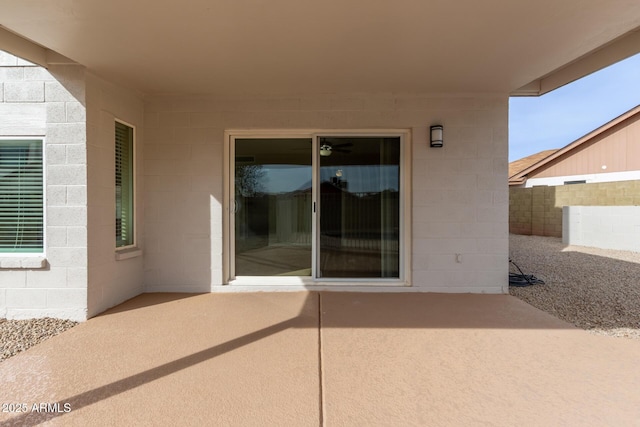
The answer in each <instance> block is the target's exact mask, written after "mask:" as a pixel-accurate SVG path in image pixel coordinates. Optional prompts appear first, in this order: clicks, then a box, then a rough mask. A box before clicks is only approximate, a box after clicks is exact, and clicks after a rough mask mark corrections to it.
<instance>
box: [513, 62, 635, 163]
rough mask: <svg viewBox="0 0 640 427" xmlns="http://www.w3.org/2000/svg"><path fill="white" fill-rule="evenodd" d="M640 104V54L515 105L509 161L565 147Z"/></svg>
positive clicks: (515, 101) (525, 98)
mask: <svg viewBox="0 0 640 427" xmlns="http://www.w3.org/2000/svg"><path fill="white" fill-rule="evenodd" d="M638 104H640V54H638V55H635V56H632V57H631V58H628V59H625V60H624V61H621V62H618V63H617V64H614V65H612V66H610V67H607V68H605V69H603V70H600V71H598V72H596V73H593V74H591V75H589V76H587V77H584V78H582V79H580V80H577V81H575V82H573V83H571V84H568V85H566V86H563V87H561V88H559V89H556V90H554V91H552V92H549V93H547V94H545V95H542V96H540V97H517V98H511V99H510V101H509V161H513V160H518V159H520V158H522V157H525V156H528V155H530V154H534V153H537V152H539V151H542V150H548V149H551V148H561V147H564V146H565V145H567V144H569V143H571V142H573V141H575V140H576V139H578V138H580V137H581V136H583V135H585V134H587V133H589V132H591V131H592V130H594V129H597V128H599V127H600V126H602V125H603V124H605V123H607V122H608V121H610V120H612V119H614V118H616V117H618V116H619V115H621V114H623V113H625V112H626V111H628V110H630V109H632V108H633V107H635V106H637V105H638Z"/></svg>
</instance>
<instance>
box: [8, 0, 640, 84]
mask: <svg viewBox="0 0 640 427" xmlns="http://www.w3.org/2000/svg"><path fill="white" fill-rule="evenodd" d="M0 11H1V13H0V25H2V26H3V27H5V28H6V29H8V30H10V31H11V32H13V33H16V34H18V35H20V36H21V37H24V38H26V39H29V40H31V41H33V42H35V43H37V44H39V45H41V46H43V47H45V48H48V49H51V50H53V51H55V52H58V53H59V54H62V55H64V56H66V57H68V58H70V59H72V60H74V61H76V62H78V63H80V64H83V65H85V66H87V67H88V69H89V70H91V71H92V72H94V73H96V74H97V75H99V76H102V77H104V78H107V79H110V80H113V81H116V82H120V83H122V84H124V85H126V86H128V87H131V88H135V89H138V90H139V91H141V92H143V93H147V94H164V93H170V94H201V93H210V94H220V95H239V94H273V93H278V94H287V93H335V92H350V93H354V92H423V93H441V92H458V93H460V92H462V93H466V92H469V93H477V92H497V93H513V92H516V93H521V94H537V93H542V92H545V91H547V90H549V88H552V86H555V87H557V86H560V85H562V84H564V83H567V82H568V81H571V80H573V79H575V78H577V77H580V76H581V75H585V74H587V73H589V72H591V71H594V70H595V69H598V68H601V67H602V66H605V65H608V64H610V63H612V62H615V61H616V60H619V59H622V58H624V57H626V56H629V55H631V54H633V53H636V52H638V51H640V32H638V28H640V2H638V1H637V0H562V1H558V0H538V1H522V0H487V1H477V0H455V1H454V0H431V1H423V0H398V1H393V2H391V1H388V0H356V1H343V0H325V1H315V2H314V1H304V0H302V1H301V0H272V1H267V0H247V1H237V0H217V1H212V0H189V1H186V2H185V1H163V2H158V1H152V0H136V1H131V0H127V1H125V0H110V1H97V0H83V1H78V0H59V1H50V0H32V1H19V0H0ZM7 47H11V46H8V42H6V41H5V42H4V43H3V37H0V49H6V48H7ZM603 47H604V49H603ZM14 50H15V49H14ZM13 53H18V54H20V53H21V52H15V51H14V52H13ZM36 56H37V55H36ZM568 64H571V65H570V66H569V67H568V68H567V67H566V66H567V65H568ZM572 67H573V68H572ZM563 69H564V71H562V70H563ZM559 70H561V71H559ZM558 76H560V77H559V78H558ZM544 77H546V79H544ZM554 78H555V80H554ZM523 87H524V88H523ZM520 88H523V89H522V90H520V91H518V90H519V89H520Z"/></svg>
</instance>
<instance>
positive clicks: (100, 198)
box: [86, 74, 144, 317]
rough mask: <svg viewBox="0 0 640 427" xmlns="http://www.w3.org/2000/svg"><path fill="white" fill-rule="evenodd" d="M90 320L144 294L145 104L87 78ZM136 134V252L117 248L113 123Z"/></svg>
mask: <svg viewBox="0 0 640 427" xmlns="http://www.w3.org/2000/svg"><path fill="white" fill-rule="evenodd" d="M86 88H87V89H86V91H87V154H88V159H89V165H90V167H89V171H88V184H89V188H90V189H91V191H89V194H88V200H87V207H88V218H87V223H88V236H89V241H88V249H89V254H88V255H89V256H88V264H89V276H88V303H87V304H88V315H89V317H91V316H94V315H96V314H98V313H100V312H102V311H104V310H106V309H108V308H110V307H113V306H115V305H117V304H119V303H121V302H123V301H125V300H127V299H129V298H132V297H134V296H136V295H138V294H140V293H142V291H143V256H144V252H143V248H144V221H143V216H144V214H143V212H144V198H143V197H142V192H143V188H144V182H143V171H144V165H143V160H142V159H143V157H144V156H143V147H144V125H143V121H144V105H143V102H142V96H141V95H140V94H139V93H136V92H134V91H130V90H127V89H124V88H122V87H120V86H118V85H115V84H112V83H109V82H107V81H105V80H103V79H101V78H99V77H97V76H95V75H92V74H88V75H87V79H86ZM116 119H118V120H120V121H124V122H126V123H128V124H129V125H131V126H133V127H134V129H135V141H134V145H135V150H136V151H135V155H134V159H135V162H136V165H135V173H136V175H135V178H134V182H135V184H134V185H135V194H136V203H135V209H134V211H135V213H134V215H135V217H136V221H135V224H134V233H135V234H136V239H135V241H136V247H135V248H133V249H128V250H126V251H124V252H122V251H116V247H115V214H114V213H115V209H116V208H115V121H116Z"/></svg>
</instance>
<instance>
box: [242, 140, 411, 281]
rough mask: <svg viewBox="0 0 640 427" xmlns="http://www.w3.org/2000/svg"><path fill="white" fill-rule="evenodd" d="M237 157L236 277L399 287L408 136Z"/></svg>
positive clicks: (290, 145) (284, 147)
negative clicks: (380, 283)
mask: <svg viewBox="0 0 640 427" xmlns="http://www.w3.org/2000/svg"><path fill="white" fill-rule="evenodd" d="M232 147H233V148H232V150H231V153H232V155H233V160H232V186H231V188H232V191H233V198H232V204H231V209H230V210H231V212H232V221H231V224H232V242H233V245H232V259H231V262H232V269H231V273H232V274H231V276H232V277H246V276H298V277H300V276H301V277H309V280H312V279H315V280H328V281H335V280H338V281H339V280H340V279H347V280H353V279H369V280H371V279H385V280H393V279H400V277H401V261H400V255H401V254H400V252H401V251H400V248H401V245H400V236H401V228H402V227H401V208H400V207H401V197H400V196H401V194H400V193H401V164H400V163H401V138H400V136H384V137H378V136H321V135H320V136H315V137H312V136H311V135H310V136H309V138H233V139H232Z"/></svg>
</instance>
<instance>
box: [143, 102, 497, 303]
mask: <svg viewBox="0 0 640 427" xmlns="http://www.w3.org/2000/svg"><path fill="white" fill-rule="evenodd" d="M507 120H508V98H507V97H506V96H414V95H406V96H399V95H352V96H333V95H324V96H288V97H246V98H229V99H220V98H213V97H168V96H167V97H150V98H147V99H146V100H145V120H144V122H145V147H144V175H145V177H144V179H145V187H144V197H145V217H144V220H145V235H146V241H145V244H146V245H145V255H144V259H145V273H144V283H145V290H147V291H188V292H206V291H211V290H216V289H217V288H220V287H221V285H222V284H223V283H224V280H225V279H224V277H223V247H224V245H223V228H222V224H223V218H224V215H225V214H224V212H223V208H222V207H223V179H224V173H223V162H224V161H225V158H224V146H225V143H226V142H225V141H224V131H225V130H229V129H344V130H349V129H371V130H374V129H389V128H393V129H407V130H409V131H410V133H411V136H412V140H413V141H412V142H413V143H412V145H411V147H412V153H411V157H412V165H411V167H412V171H413V173H412V176H410V180H411V184H412V193H411V194H409V195H408V196H409V197H410V202H411V209H410V210H411V212H410V216H411V218H412V221H411V229H412V239H411V250H410V254H409V256H410V258H411V260H410V261H411V263H412V265H413V269H412V272H411V273H412V274H411V276H412V277H411V282H410V284H411V286H412V288H411V289H410V290H424V291H445V292H506V291H507V257H508V255H507V254H508V235H507V234H508V233H507V223H508V207H507V206H508V190H507V185H506V178H507V152H508V149H507V133H508V132H507V126H508V123H507ZM435 123H442V124H443V125H444V127H445V147H444V148H442V149H433V148H429V147H428V142H427V138H428V136H427V130H428V126H429V125H431V124H435ZM456 254H461V255H462V258H461V259H462V262H461V263H458V262H456ZM378 289H379V288H378ZM405 289H406V288H405Z"/></svg>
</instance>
